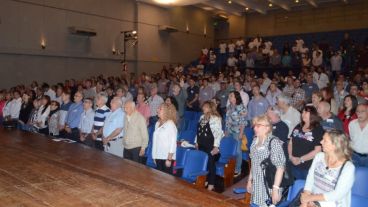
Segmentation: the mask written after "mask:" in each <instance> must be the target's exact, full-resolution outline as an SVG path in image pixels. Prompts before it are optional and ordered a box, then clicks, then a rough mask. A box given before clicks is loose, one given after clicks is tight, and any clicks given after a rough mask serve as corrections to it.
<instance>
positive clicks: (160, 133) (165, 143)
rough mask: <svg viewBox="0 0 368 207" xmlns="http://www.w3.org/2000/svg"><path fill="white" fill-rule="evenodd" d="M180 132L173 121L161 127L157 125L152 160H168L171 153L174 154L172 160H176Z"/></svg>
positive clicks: (153, 140)
mask: <svg viewBox="0 0 368 207" xmlns="http://www.w3.org/2000/svg"><path fill="white" fill-rule="evenodd" d="M177 134H178V130H177V128H176V126H175V123H174V122H173V121H171V120H168V121H166V122H165V123H164V124H162V125H161V126H159V122H157V123H156V126H155V132H154V133H153V138H152V159H160V160H166V159H167V158H168V156H169V153H173V156H172V159H173V160H175V159H176V139H177Z"/></svg>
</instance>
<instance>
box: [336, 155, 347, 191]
mask: <svg viewBox="0 0 368 207" xmlns="http://www.w3.org/2000/svg"><path fill="white" fill-rule="evenodd" d="M346 162H347V160H345V161H344V163H343V164H342V167H341V168H340V171H339V174H338V175H337V179H336V184H335V187H334V190H335V189H336V186H337V183H338V182H339V179H340V176H341V173H342V170H343V169H344V167H345V164H346Z"/></svg>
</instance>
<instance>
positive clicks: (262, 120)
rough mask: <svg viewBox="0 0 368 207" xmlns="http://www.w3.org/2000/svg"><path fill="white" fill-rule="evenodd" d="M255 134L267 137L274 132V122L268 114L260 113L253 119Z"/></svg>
mask: <svg viewBox="0 0 368 207" xmlns="http://www.w3.org/2000/svg"><path fill="white" fill-rule="evenodd" d="M252 123H253V126H254V134H255V135H256V136H257V137H261V138H266V137H267V136H269V135H270V134H271V132H272V122H271V121H270V119H269V118H268V117H267V115H265V114H264V115H260V116H257V117H255V118H254V119H253V121H252Z"/></svg>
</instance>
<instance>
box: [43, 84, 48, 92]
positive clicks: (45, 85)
mask: <svg viewBox="0 0 368 207" xmlns="http://www.w3.org/2000/svg"><path fill="white" fill-rule="evenodd" d="M49 89H50V85H49V84H47V83H43V84H42V90H43V91H44V92H46V91H48V90H49Z"/></svg>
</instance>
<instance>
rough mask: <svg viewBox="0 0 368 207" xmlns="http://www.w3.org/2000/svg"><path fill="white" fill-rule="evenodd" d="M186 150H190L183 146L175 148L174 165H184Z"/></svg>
mask: <svg viewBox="0 0 368 207" xmlns="http://www.w3.org/2000/svg"><path fill="white" fill-rule="evenodd" d="M188 151H190V149H188V148H185V147H177V148H176V166H184V164H185V159H186V154H187V152H188Z"/></svg>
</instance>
